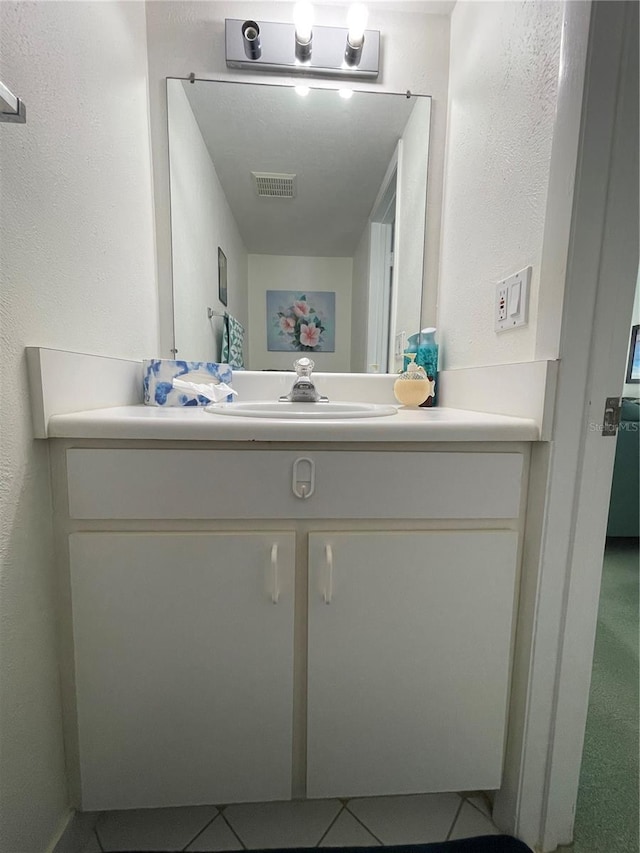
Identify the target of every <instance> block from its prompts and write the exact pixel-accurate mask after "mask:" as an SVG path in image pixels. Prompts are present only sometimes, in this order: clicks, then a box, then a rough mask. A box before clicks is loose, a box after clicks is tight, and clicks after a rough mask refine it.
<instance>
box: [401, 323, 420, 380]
mask: <svg viewBox="0 0 640 853" xmlns="http://www.w3.org/2000/svg"><path fill="white" fill-rule="evenodd" d="M420 334H421V333H420V332H416V333H415V335H409V337H408V338H407V345H406V347H405V348H404V352H403V356H404V359H403V361H402V371H403V373H406V372H407V368H408V367H409V363H410V362H412V361H413V360H414V359H412V358H411V357H410V356H411V354H414V355H415V363H416V364H417V363H418V346H419V344H420Z"/></svg>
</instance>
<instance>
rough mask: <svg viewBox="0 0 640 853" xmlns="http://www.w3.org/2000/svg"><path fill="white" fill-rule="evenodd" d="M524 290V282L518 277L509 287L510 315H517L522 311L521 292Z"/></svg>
mask: <svg viewBox="0 0 640 853" xmlns="http://www.w3.org/2000/svg"><path fill="white" fill-rule="evenodd" d="M521 290H522V282H521V281H520V280H519V279H518V280H517V281H514V282H513V284H512V285H511V287H510V288H509V316H510V317H517V316H518V314H519V313H520V292H521Z"/></svg>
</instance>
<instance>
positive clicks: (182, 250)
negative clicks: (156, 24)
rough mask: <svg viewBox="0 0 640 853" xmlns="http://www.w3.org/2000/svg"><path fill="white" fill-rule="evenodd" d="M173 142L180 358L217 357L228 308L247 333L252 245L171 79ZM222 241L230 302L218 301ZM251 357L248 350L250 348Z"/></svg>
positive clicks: (185, 101)
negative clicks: (211, 311)
mask: <svg viewBox="0 0 640 853" xmlns="http://www.w3.org/2000/svg"><path fill="white" fill-rule="evenodd" d="M170 83H171V84H172V85H170V87H169V90H168V93H167V94H168V100H169V115H170V124H169V128H170V129H169V134H170V135H169V142H170V162H171V228H172V263H173V287H174V315H175V327H176V349H177V351H178V352H177V355H178V358H184V359H188V360H190V361H201V360H207V361H217V360H218V359H219V358H220V341H221V338H222V326H223V324H222V320H221V319H220V318H219V317H215V318H214V319H212V320H209V319H208V317H207V308H208V307H211V308H213V309H214V311H218V312H223V311H225V310H228V311H229V312H230V313H231V314H233V315H234V317H236V318H237V319H238V320H239V321H240V322H241V323H242V325H243V326H244V327H245V330H247V333H248V325H247V321H248V310H247V250H246V248H245V246H244V243H243V242H242V237H241V236H240V232H239V231H238V226H237V225H236V221H235V219H234V218H233V213H232V212H231V208H230V207H229V204H228V202H227V199H226V196H225V194H224V191H223V189H222V186H221V185H220V181H219V180H218V176H217V174H216V170H215V168H214V165H213V163H212V162H211V156H210V155H209V151H208V149H207V146H206V145H205V142H204V139H203V138H202V133H201V132H200V128H199V127H198V123H197V121H196V118H195V116H194V114H193V110H192V109H191V105H190V103H189V99H188V98H187V96H186V94H185V91H184V88H183V86H182V83H180V82H178V81H175V80H172V81H170ZM218 246H220V248H221V249H222V251H223V252H224V253H225V255H226V258H227V290H228V303H229V304H228V305H227V307H226V308H225V306H224V304H223V303H222V302H220V301H219V300H218ZM245 357H246V352H245Z"/></svg>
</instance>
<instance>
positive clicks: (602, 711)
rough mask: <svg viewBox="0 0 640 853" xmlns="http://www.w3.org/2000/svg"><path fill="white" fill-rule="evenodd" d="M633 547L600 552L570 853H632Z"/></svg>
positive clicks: (617, 542)
mask: <svg viewBox="0 0 640 853" xmlns="http://www.w3.org/2000/svg"><path fill="white" fill-rule="evenodd" d="M638 684H639V671H638V540H637V539H609V540H608V541H607V547H606V551H605V559H604V567H603V573H602V588H601V592H600V605H599V611H598V628H597V633H596V645H595V653H594V659H593V674H592V678H591V693H590V696H589V713H588V717H587V730H586V733H585V742H584V754H583V758H582V769H581V773H580V790H579V793H578V806H577V811H576V822H575V833H574V847H573V851H574V853H638V848H639V845H638V749H639V743H638V740H639V738H638V723H639V721H638V716H639V715H638Z"/></svg>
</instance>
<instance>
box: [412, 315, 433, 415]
mask: <svg viewBox="0 0 640 853" xmlns="http://www.w3.org/2000/svg"><path fill="white" fill-rule="evenodd" d="M411 338H418V346H417V349H418V351H417V354H416V364H419V365H420V366H421V367H423V368H424V372H425V373H426V374H427V376H428V377H429V379H433V381H434V382H435V389H434V395H433V397H429V399H428V400H425V402H424V403H423V404H422V405H423V406H435V405H436V403H437V400H438V344H437V343H436V329H435V328H434V327H433V326H431V327H429V328H427V329H422V331H421V332H420V333H419V334H418V335H412V336H411ZM411 338H409V340H410V341H411Z"/></svg>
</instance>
